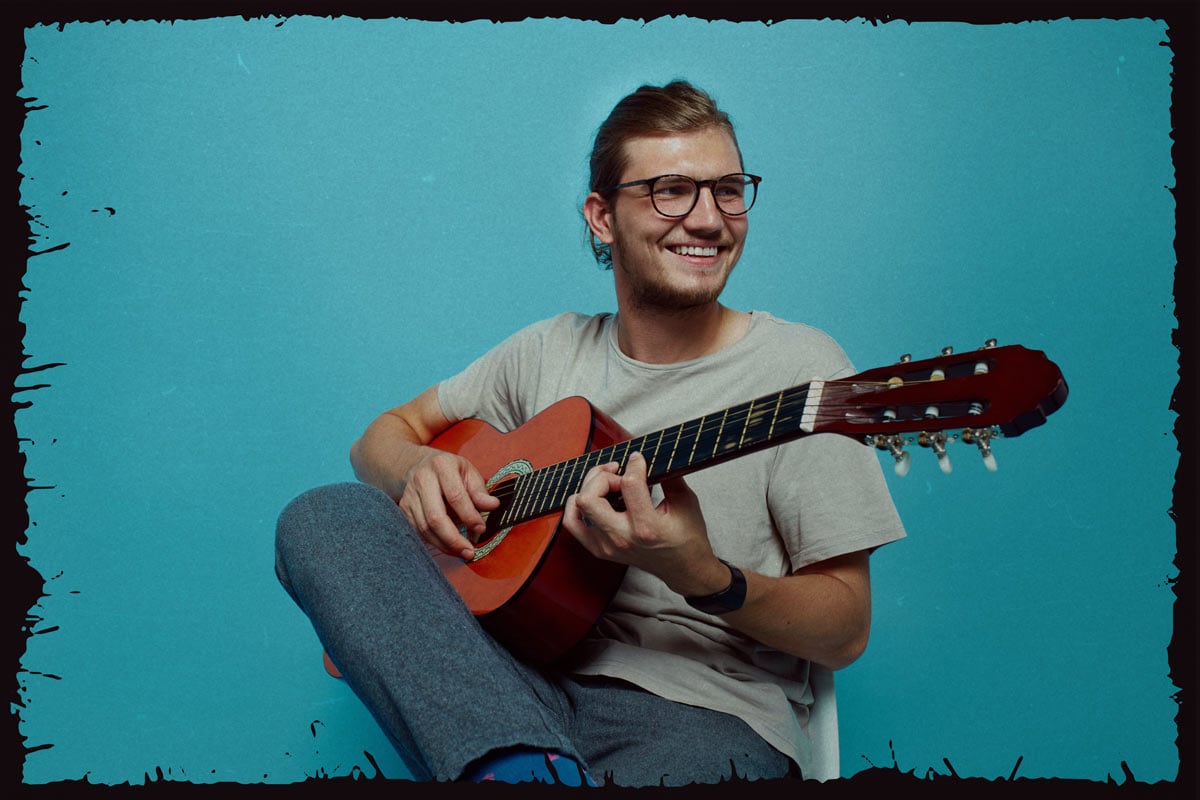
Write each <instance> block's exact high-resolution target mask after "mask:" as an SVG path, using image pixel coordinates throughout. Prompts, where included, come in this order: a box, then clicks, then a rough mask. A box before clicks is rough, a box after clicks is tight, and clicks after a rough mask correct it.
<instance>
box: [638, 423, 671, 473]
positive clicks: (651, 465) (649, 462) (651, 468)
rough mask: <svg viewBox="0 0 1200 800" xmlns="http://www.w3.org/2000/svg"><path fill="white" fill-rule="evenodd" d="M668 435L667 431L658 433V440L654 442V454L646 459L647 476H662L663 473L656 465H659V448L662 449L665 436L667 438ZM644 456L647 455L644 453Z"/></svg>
mask: <svg viewBox="0 0 1200 800" xmlns="http://www.w3.org/2000/svg"><path fill="white" fill-rule="evenodd" d="M666 433H667V432H666V430H661V431H659V432H658V439H657V441H655V442H654V453H653V454H652V455H651V456H650V457H649V458H647V459H646V474H647V475H648V476H650V477H652V478H654V477H658V475H660V474H661V471H660V470H659V469H658V468H657V467H656V466H655V465H656V464H657V463H658V451H659V448H661V447H662V440H663V436H665V435H666ZM653 435H654V434H650V436H653ZM643 455H645V454H644V453H643Z"/></svg>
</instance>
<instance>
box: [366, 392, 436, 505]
mask: <svg viewBox="0 0 1200 800" xmlns="http://www.w3.org/2000/svg"><path fill="white" fill-rule="evenodd" d="M432 451H433V448H431V447H428V446H426V445H424V444H423V443H422V442H421V440H420V437H419V436H418V434H417V432H416V431H415V430H414V429H413V427H412V426H411V425H410V424H408V423H407V422H406V421H404V420H403V419H402V418H401V417H399V416H397V415H396V414H394V413H393V412H391V411H387V412H384V413H383V414H380V415H379V416H378V417H376V418H375V419H374V420H373V421H372V422H371V424H370V425H368V426H367V429H366V430H365V431H364V432H363V435H362V436H361V437H359V438H358V440H356V441H355V442H354V444H353V446H352V447H351V448H350V466H351V467H352V468H353V469H354V475H355V476H356V477H357V478H358V479H359V480H360V481H362V482H363V483H369V484H371V485H372V486H375V487H377V488H379V489H382V490H383V491H385V492H387V493H388V495H390V496H391V497H392V498H393V499H395V500H399V499H400V496H401V495H402V494H404V487H405V481H406V479H407V476H408V474H409V473H410V472H411V471H412V468H413V467H414V466H416V464H417V463H418V462H420V461H421V460H422V459H423V458H425V457H427V456H428V455H429V454H430V453H431V452H432Z"/></svg>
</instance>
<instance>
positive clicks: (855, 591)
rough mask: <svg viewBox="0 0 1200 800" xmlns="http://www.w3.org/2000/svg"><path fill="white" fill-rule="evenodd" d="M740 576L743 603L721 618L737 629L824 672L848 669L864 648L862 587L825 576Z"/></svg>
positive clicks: (867, 620)
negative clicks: (813, 664) (824, 668)
mask: <svg viewBox="0 0 1200 800" xmlns="http://www.w3.org/2000/svg"><path fill="white" fill-rule="evenodd" d="M745 574H746V602H745V604H744V605H743V606H742V607H741V608H740V609H739V610H737V611H731V612H729V613H728V614H726V615H724V617H723V618H724V619H725V621H727V622H728V623H729V624H730V625H732V626H733V627H734V628H736V629H737V630H739V631H741V632H742V633H744V634H746V635H747V636H750V637H751V638H753V639H755V640H757V641H760V642H762V643H763V644H765V645H768V646H770V647H774V648H776V649H778V650H782V651H784V652H786V653H791V654H792V655H796V656H799V657H801V658H805V659H808V660H809V661H815V662H817V663H818V664H821V665H823V666H825V667H828V668H829V669H841V668H843V667H846V666H848V665H850V664H851V663H852V662H854V660H855V659H857V658H858V657H859V656H860V655H862V653H863V651H864V650H865V649H866V646H867V638H868V636H869V633H870V628H871V601H870V596H869V591H866V590H864V588H863V587H861V586H853V585H851V584H848V583H847V582H846V581H844V580H843V579H841V578H840V577H838V576H836V575H831V574H827V573H817V572H814V573H807V574H797V575H788V576H785V577H782V578H772V577H767V576H765V575H759V574H757V573H753V572H746V573H745Z"/></svg>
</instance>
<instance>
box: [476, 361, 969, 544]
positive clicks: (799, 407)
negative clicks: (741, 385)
mask: <svg viewBox="0 0 1200 800" xmlns="http://www.w3.org/2000/svg"><path fill="white" fill-rule="evenodd" d="M951 380H957V379H951ZM931 383H939V381H934V380H931V379H922V380H907V381H905V382H904V384H903V385H905V386H913V385H919V384H931ZM810 387H811V384H804V385H801V386H794V387H790V388H788V389H783V390H781V391H779V392H777V393H775V394H774V395H764V396H762V397H759V398H756V399H754V400H751V401H747V402H744V403H740V404H738V405H735V406H730V407H729V408H727V409H724V410H723V411H716V412H710V413H709V414H706V415H704V416H702V417H698V418H696V419H692V420H688V421H686V422H683V423H681V424H679V425H676V426H672V427H669V428H664V429H662V430H659V431H652V432H651V433H648V434H644V435H642V436H636V437H632V438H631V439H627V440H624V441H621V442H615V443H614V444H611V445H608V446H606V447H603V448H599V449H597V450H592V451H589V452H587V453H583V454H581V455H578V456H575V457H573V458H570V459H566V460H564V461H561V462H558V463H556V464H550V465H547V466H545V467H540V468H538V469H536V470H534V471H533V472H532V473H528V474H526V475H521V476H518V477H517V478H516V479H515V480H510V481H504V482H503V483H501V484H499V485H497V486H496V487H494V490H493V491H492V494H493V495H494V496H495V497H497V498H499V499H500V500H501V501H502V502H501V508H503V509H504V512H503V514H502V516H505V515H509V514H515V516H516V517H517V518H518V519H520V518H521V517H522V515H523V514H529V516H528V517H526V518H529V519H531V518H533V517H535V516H540V515H542V514H545V513H549V512H550V511H554V510H557V509H559V508H562V507H563V506H564V505H565V503H566V498H567V497H569V496H570V495H571V494H573V493H574V491H577V490H578V487H579V486H581V485H582V482H583V478H584V475H586V472H587V471H588V470H590V469H591V467H592V466H596V465H598V464H600V463H609V462H611V461H614V460H615V461H617V462H618V465H619V469H620V470H624V468H625V466H626V460H627V459H628V457H629V455H630V453H631V452H634V451H635V450H634V448H633V445H634V443H636V442H639V441H640V442H641V443H642V445H646V444H648V443H649V441H650V440H651V439H653V437H654V436H655V435H656V434H657V435H658V437H659V438H658V443H657V444H658V445H661V444H662V443H663V441H664V439H665V438H666V437H667V436H668V435H671V436H673V437H674V442H675V445H678V443H679V442H681V441H684V440H690V441H691V446H692V452H691V453H690V454H689V456H688V458H687V460H686V461H685V462H683V463H684V465H685V466H687V465H691V464H692V463H694V459H693V457H694V454H695V448H696V447H697V446H698V445H699V444H700V441H701V439H702V438H703V437H705V435H706V432H705V431H704V427H705V425H710V424H711V425H712V426H713V427H712V428H711V429H710V430H709V431H708V433H710V434H712V435H713V437H714V441H713V443H712V445H713V447H712V449H713V453H712V454H711V455H712V456H715V450H716V448H717V447H719V446H720V444H721V441H722V435H723V433H724V429H725V428H726V427H729V428H732V429H733V430H737V429H738V426H739V425H740V426H742V435H743V437H744V436H745V433H746V431H747V430H748V429H749V427H750V425H752V424H753V423H752V422H751V417H752V415H759V416H760V417H762V416H765V415H767V414H768V412H770V413H771V417H772V420H773V423H772V428H774V427H776V426H779V425H780V424H781V423H782V424H783V430H784V431H788V430H794V428H793V429H789V427H788V425H795V423H796V413H797V412H798V411H799V412H801V414H802V412H803V411H804V410H805V408H806V406H807V403H808V394H809V389H810ZM880 388H883V389H891V388H893V384H892V383H890V382H888V381H879V380H871V381H867V380H855V379H853V378H851V379H838V380H829V381H824V382H823V389H822V396H821V400H820V402H819V403H818V405H817V408H816V409H815V411H814V413H813V415H812V417H811V420H809V421H811V422H812V423H813V424H814V425H820V424H822V423H825V424H827V423H829V422H833V421H840V420H841V421H844V420H845V419H847V418H848V416H849V411H851V410H853V409H854V408H855V407H856V406H855V405H849V406H848V405H845V401H846V400H847V399H848V398H855V397H860V398H862V399H863V400H864V401H869V400H871V399H872V398H877V397H878V395H879V392H878V389H880ZM826 401H835V403H830V405H835V404H836V405H837V408H835V409H834V410H833V411H827V410H826V409H827V408H828V406H827V404H826ZM959 402H962V401H959ZM881 405H883V404H881V403H880V402H879V401H878V399H875V400H874V401H873V402H863V403H861V404H859V405H858V406H857V407H858V408H859V410H862V409H864V408H869V409H875V410H877V409H879V408H880V407H881ZM908 405H921V403H920V402H918V401H910V402H909V403H908ZM718 416H719V417H720V423H719V426H718V423H715V422H713V420H714V419H716V418H717V417H718ZM802 421H803V420H802ZM876 421H877V422H879V423H880V424H886V422H885V420H884V419H883V418H882V417H880V418H878V419H876ZM773 435H774V433H773V430H772V431H768V432H767V434H766V436H764V437H762V438H761V439H760V438H757V437H756V438H754V439H752V440H751V444H759V443H761V442H763V441H769V440H770V439H771V438H772V437H773ZM741 444H742V442H741V441H739V442H738V445H737V446H739V447H740V445H741ZM622 447H624V449H625V452H624V454H623V455H622V456H621V457H620V458H614V457H608V456H605V457H604V458H602V457H601V454H604V453H606V452H608V453H610V454H611V455H612V456H616V454H617V452H618V451H619V450H620V449H621V448H622ZM589 462H594V463H591V464H589ZM654 463H655V462H654V460H652V461H651V463H650V464H649V471H650V474H651V475H652V476H653V475H654V473H655V469H654ZM666 463H667V468H666V469H664V470H663V473H665V472H668V471H670V469H669V468H670V465H671V464H673V463H675V453H674V452H672V453H670V454H668V456H667V462H666ZM580 467H583V468H584V469H583V470H582V474H580V473H581V471H580V469H579V468H580ZM556 473H557V474H556ZM564 489H567V490H568V491H564ZM518 495H521V497H522V500H521V502H520V504H519V505H520V510H519V511H518V506H517V504H515V503H513V502H512V500H513V499H514V498H516V497H517V496H518ZM560 497H561V500H560V499H557V498H560ZM547 498H554V499H552V500H551V504H550V505H549V506H546V505H545V500H546V499H547ZM505 501H509V505H507V506H506V505H505V504H504V503H505ZM502 524H509V523H502ZM513 524H515V523H513Z"/></svg>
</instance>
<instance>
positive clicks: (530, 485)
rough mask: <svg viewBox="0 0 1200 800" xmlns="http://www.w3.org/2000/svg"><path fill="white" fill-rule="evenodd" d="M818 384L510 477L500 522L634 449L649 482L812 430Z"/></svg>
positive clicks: (559, 497) (524, 514) (562, 500)
mask: <svg viewBox="0 0 1200 800" xmlns="http://www.w3.org/2000/svg"><path fill="white" fill-rule="evenodd" d="M821 386H823V382H819V381H813V382H812V383H808V384H804V385H802V386H796V387H792V388H790V389H784V390H782V391H779V392H775V393H773V394H770V395H765V396H763V397H760V398H758V399H756V400H751V401H749V402H746V403H739V404H738V405H735V406H730V407H729V408H726V409H722V410H720V411H715V412H712V413H710V414H705V415H704V416H702V417H697V418H696V419H692V420H688V421H687V422H683V423H680V424H679V425H673V426H671V427H669V428H663V429H662V430H658V431H654V432H653V433H648V434H645V435H643V436H636V437H634V438H632V439H627V440H626V441H623V442H618V443H617V444H614V445H611V446H609V447H604V448H600V449H598V450H593V451H591V452H588V453H585V454H584V455H582V456H578V457H576V458H572V459H568V460H566V461H562V462H559V463H557V464H552V465H550V466H548V467H543V468H542V469H537V470H534V471H533V472H531V473H529V474H527V475H522V476H521V477H520V478H518V479H517V480H516V481H514V482H513V484H514V486H513V488H512V492H511V493H512V500H511V502H510V503H507V504H506V505H507V508H506V509H505V513H504V514H503V519H502V521H501V524H503V525H515V524H518V523H521V522H525V521H527V520H530V519H534V518H535V517H539V516H542V515H544V514H548V513H551V512H555V511H559V510H561V509H562V508H563V507H564V506H565V505H566V502H567V498H569V497H570V496H571V495H572V494H574V493H576V492H578V491H579V487H580V485H581V484H582V483H583V478H584V476H585V475H587V473H588V470H590V469H591V468H592V467H595V466H597V465H599V464H607V463H610V462H616V463H617V464H618V465H619V469H620V471H621V472H624V471H625V467H626V465H627V464H628V459H629V456H630V455H632V454H633V453H638V452H640V453H641V454H642V456H643V457H644V458H645V459H646V471H647V479H648V481H649V482H650V483H652V484H653V483H658V482H660V481H663V480H665V479H667V478H673V477H678V476H682V475H686V474H688V473H690V472H696V471H698V470H701V469H705V468H707V467H711V466H714V465H716V464H719V463H722V462H724V461H730V460H732V459H734V458H738V457H740V456H743V455H747V454H749V453H752V452H755V451H758V450H763V449H766V448H769V447H775V446H776V445H780V444H783V443H784V442H788V441H791V440H793V439H797V438H800V437H801V436H806V435H808V434H809V433H812V430H813V421H814V419H815V414H816V410H815V409H816V407H817V405H818V403H819V400H820V387H821Z"/></svg>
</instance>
